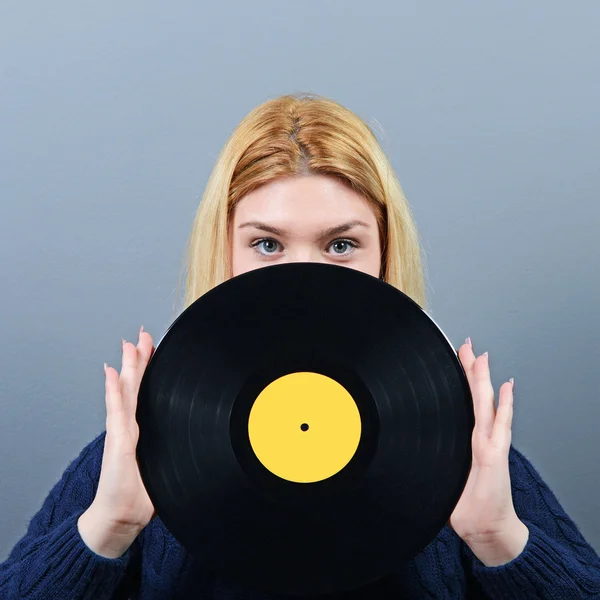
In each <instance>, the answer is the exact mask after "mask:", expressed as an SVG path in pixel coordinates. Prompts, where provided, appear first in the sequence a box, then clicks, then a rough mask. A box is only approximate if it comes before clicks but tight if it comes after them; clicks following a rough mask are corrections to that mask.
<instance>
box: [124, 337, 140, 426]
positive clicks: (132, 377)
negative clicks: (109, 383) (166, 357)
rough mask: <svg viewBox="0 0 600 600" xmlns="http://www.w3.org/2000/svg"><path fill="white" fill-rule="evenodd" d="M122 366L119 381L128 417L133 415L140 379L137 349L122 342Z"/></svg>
mask: <svg viewBox="0 0 600 600" xmlns="http://www.w3.org/2000/svg"><path fill="white" fill-rule="evenodd" d="M122 362H123V364H122V366H121V375H120V377H119V380H120V382H121V394H122V395H123V404H124V407H125V410H126V411H127V412H128V413H129V415H130V416H133V415H134V414H135V407H136V404H137V392H138V387H139V384H140V380H141V377H140V375H139V371H138V362H139V356H138V351H137V347H136V346H134V344H132V343H131V342H126V341H125V340H123V352H122Z"/></svg>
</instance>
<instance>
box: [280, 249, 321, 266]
mask: <svg viewBox="0 0 600 600" xmlns="http://www.w3.org/2000/svg"><path fill="white" fill-rule="evenodd" d="M288 262H293V263H294V262H323V257H322V256H321V253H320V252H319V250H318V248H314V247H302V248H293V249H290V251H289V252H288Z"/></svg>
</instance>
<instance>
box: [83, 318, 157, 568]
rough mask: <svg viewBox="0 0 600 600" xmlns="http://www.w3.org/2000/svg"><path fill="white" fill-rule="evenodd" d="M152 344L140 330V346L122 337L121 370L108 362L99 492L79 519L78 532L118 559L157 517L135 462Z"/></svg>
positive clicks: (94, 546)
mask: <svg viewBox="0 0 600 600" xmlns="http://www.w3.org/2000/svg"><path fill="white" fill-rule="evenodd" d="M153 351H154V347H153V345H152V337H151V336H150V334H149V333H146V332H145V331H144V330H143V327H142V328H141V329H140V333H139V339H138V344H137V346H136V345H134V344H133V343H130V342H125V340H123V359H122V360H123V365H122V368H121V374H120V375H119V373H118V372H117V371H116V369H113V368H112V367H108V366H107V365H106V364H105V366H104V371H105V376H106V380H105V386H106V438H105V441H104V454H103V457H102V468H101V471H100V479H99V482H98V489H97V491H96V496H95V498H94V500H93V502H92V504H91V505H90V507H89V508H88V510H86V512H84V513H83V514H82V515H81V517H80V518H79V521H78V528H79V533H80V535H81V537H82V539H83V541H84V542H85V543H86V545H87V546H88V547H89V548H90V549H91V550H93V551H94V552H95V553H96V554H99V555H101V556H105V557H107V558H117V557H119V556H121V555H122V554H124V553H125V551H126V550H127V548H129V546H130V545H131V544H132V543H133V541H134V540H135V538H136V537H137V535H138V534H139V533H140V531H141V530H142V529H143V528H144V527H145V526H146V525H147V524H148V522H149V521H150V519H151V518H152V517H153V515H154V507H153V505H152V502H151V501H150V498H149V497H148V494H147V492H146V489H145V488H144V484H143V483H142V478H141V476H140V471H139V469H138V465H137V461H136V447H137V442H138V437H139V428H138V424H137V421H136V418H135V412H136V406H137V396H138V390H139V387H140V383H141V381H142V375H143V374H144V370H145V369H146V366H147V364H148V361H149V360H150V357H151V356H152V352H153Z"/></svg>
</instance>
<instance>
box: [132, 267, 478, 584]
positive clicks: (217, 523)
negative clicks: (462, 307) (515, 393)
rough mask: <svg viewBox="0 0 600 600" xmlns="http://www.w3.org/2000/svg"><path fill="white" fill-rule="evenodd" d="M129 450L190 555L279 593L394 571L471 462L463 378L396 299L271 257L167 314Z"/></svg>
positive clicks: (437, 525) (375, 284)
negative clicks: (171, 318)
mask: <svg viewBox="0 0 600 600" xmlns="http://www.w3.org/2000/svg"><path fill="white" fill-rule="evenodd" d="M137 419H138V422H139V425H140V438H139V443H138V463H139V466H140V472H141V475H142V479H143V481H144V485H145V486H146V489H147V490H148V494H149V496H150V498H151V500H152V502H153V503H154V506H155V508H156V511H157V514H158V516H159V517H160V518H161V520H162V521H163V522H164V524H165V526H166V527H167V528H168V529H169V530H170V532H171V533H172V534H173V535H174V537H175V538H176V539H177V540H178V541H179V542H180V543H181V544H182V545H183V546H184V547H185V548H186V550H187V551H188V552H190V553H192V554H194V555H196V557H197V559H198V562H199V564H202V565H203V566H204V567H205V568H207V569H214V570H217V571H218V572H220V573H221V574H222V575H223V576H224V577H226V578H231V579H234V580H236V581H238V582H240V584H242V585H248V586H250V587H254V588H258V589H262V590H265V591H267V592H280V593H289V594H299V595H302V594H325V593H334V592H341V591H344V590H350V589H355V588H358V587H361V586H363V585H365V584H367V583H369V582H371V581H374V580H376V579H380V578H382V577H384V576H385V575H387V574H390V573H393V572H395V571H398V570H399V569H400V568H401V567H402V565H403V563H404V562H405V561H407V560H409V559H410V558H412V557H413V556H414V555H415V554H417V553H418V552H419V551H420V550H422V548H423V547H424V546H425V545H427V544H428V543H429V542H430V541H431V540H432V539H433V538H434V537H435V535H436V534H437V533H438V532H439V530H440V529H441V528H442V527H443V526H444V525H445V523H446V522H447V520H448V518H449V516H450V514H451V512H452V510H453V508H454V506H455V504H456V502H457V501H458V499H459V497H460V494H461V492H462V489H463V487H464V484H465V482H466V478H467V476H468V473H469V469H470V461H471V432H472V428H473V424H474V417H473V409H472V399H471V395H470V391H469V387H468V383H467V380H466V377H465V374H464V371H463V369H462V366H461V364H460V361H459V360H458V357H457V355H456V351H455V350H454V349H453V347H452V345H451V344H450V343H449V341H448V339H447V338H446V336H445V335H444V333H443V332H442V331H441V330H440V329H439V327H438V326H437V325H436V324H435V323H434V322H433V320H432V319H431V318H430V317H429V316H428V315H427V314H426V313H425V312H424V311H423V310H422V309H421V308H420V307H419V306H418V305H417V304H416V303H415V302H413V301H412V300H411V299H410V298H409V297H408V296H406V295H404V294H403V293H402V292H400V291H399V290H397V289H395V288H393V287H392V286H390V285H388V284H386V283H384V282H382V281H380V280H378V279H376V278H374V277H371V276H369V275H365V274H364V273H360V272H358V271H355V270H353V269H349V268H346V267H341V266H333V265H324V264H318V263H294V264H286V265H276V266H269V267H265V268H261V269H257V270H254V271H251V272H249V273H246V274H244V275H240V276H238V277H235V278H233V279H230V280H228V281H226V282H225V283H223V284H221V285H220V286H217V287H216V288H214V289H213V290H211V291H210V292H208V293H207V294H205V295H204V296H202V297H201V298H199V299H198V300H197V301H196V302H195V303H194V304H192V305H191V306H190V307H189V308H188V309H186V310H185V311H184V312H183V313H182V314H181V315H180V316H179V318H178V319H177V320H176V321H175V322H174V323H173V324H172V325H171V327H170V328H169V329H168V331H167V332H166V333H165V335H164V336H163V338H162V339H161V340H160V342H159V343H158V344H157V345H156V350H155V352H154V355H153V357H152V359H151V360H150V362H149V364H148V367H147V369H146V372H145V373H144V377H143V380H142V384H141V387H140V392H139V398H138V411H137Z"/></svg>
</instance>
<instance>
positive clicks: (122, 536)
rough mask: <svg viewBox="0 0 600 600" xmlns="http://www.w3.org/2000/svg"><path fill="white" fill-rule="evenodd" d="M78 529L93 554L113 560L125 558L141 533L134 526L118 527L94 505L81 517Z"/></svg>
mask: <svg viewBox="0 0 600 600" xmlns="http://www.w3.org/2000/svg"><path fill="white" fill-rule="evenodd" d="M77 529H78V530H79V535H80V536H81V539H82V540H83V542H84V543H85V545H86V546H87V547H88V548H89V549H90V550H91V551H92V552H94V553H95V554H98V555H99V556H102V557H104V558H113V559H115V558H120V557H121V556H123V554H125V552H127V549H128V548H129V547H130V546H131V544H133V542H134V541H135V539H136V537H137V536H138V535H139V534H140V531H141V530H140V529H139V527H136V526H133V525H125V524H123V525H116V524H115V523H114V522H112V521H111V520H110V519H109V518H107V517H106V516H105V515H103V513H102V511H101V510H100V509H99V508H98V507H97V506H95V505H94V504H93V503H92V505H91V506H90V507H89V508H88V509H87V510H86V511H85V512H84V513H83V514H82V515H81V516H80V517H79V519H78V521H77Z"/></svg>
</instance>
